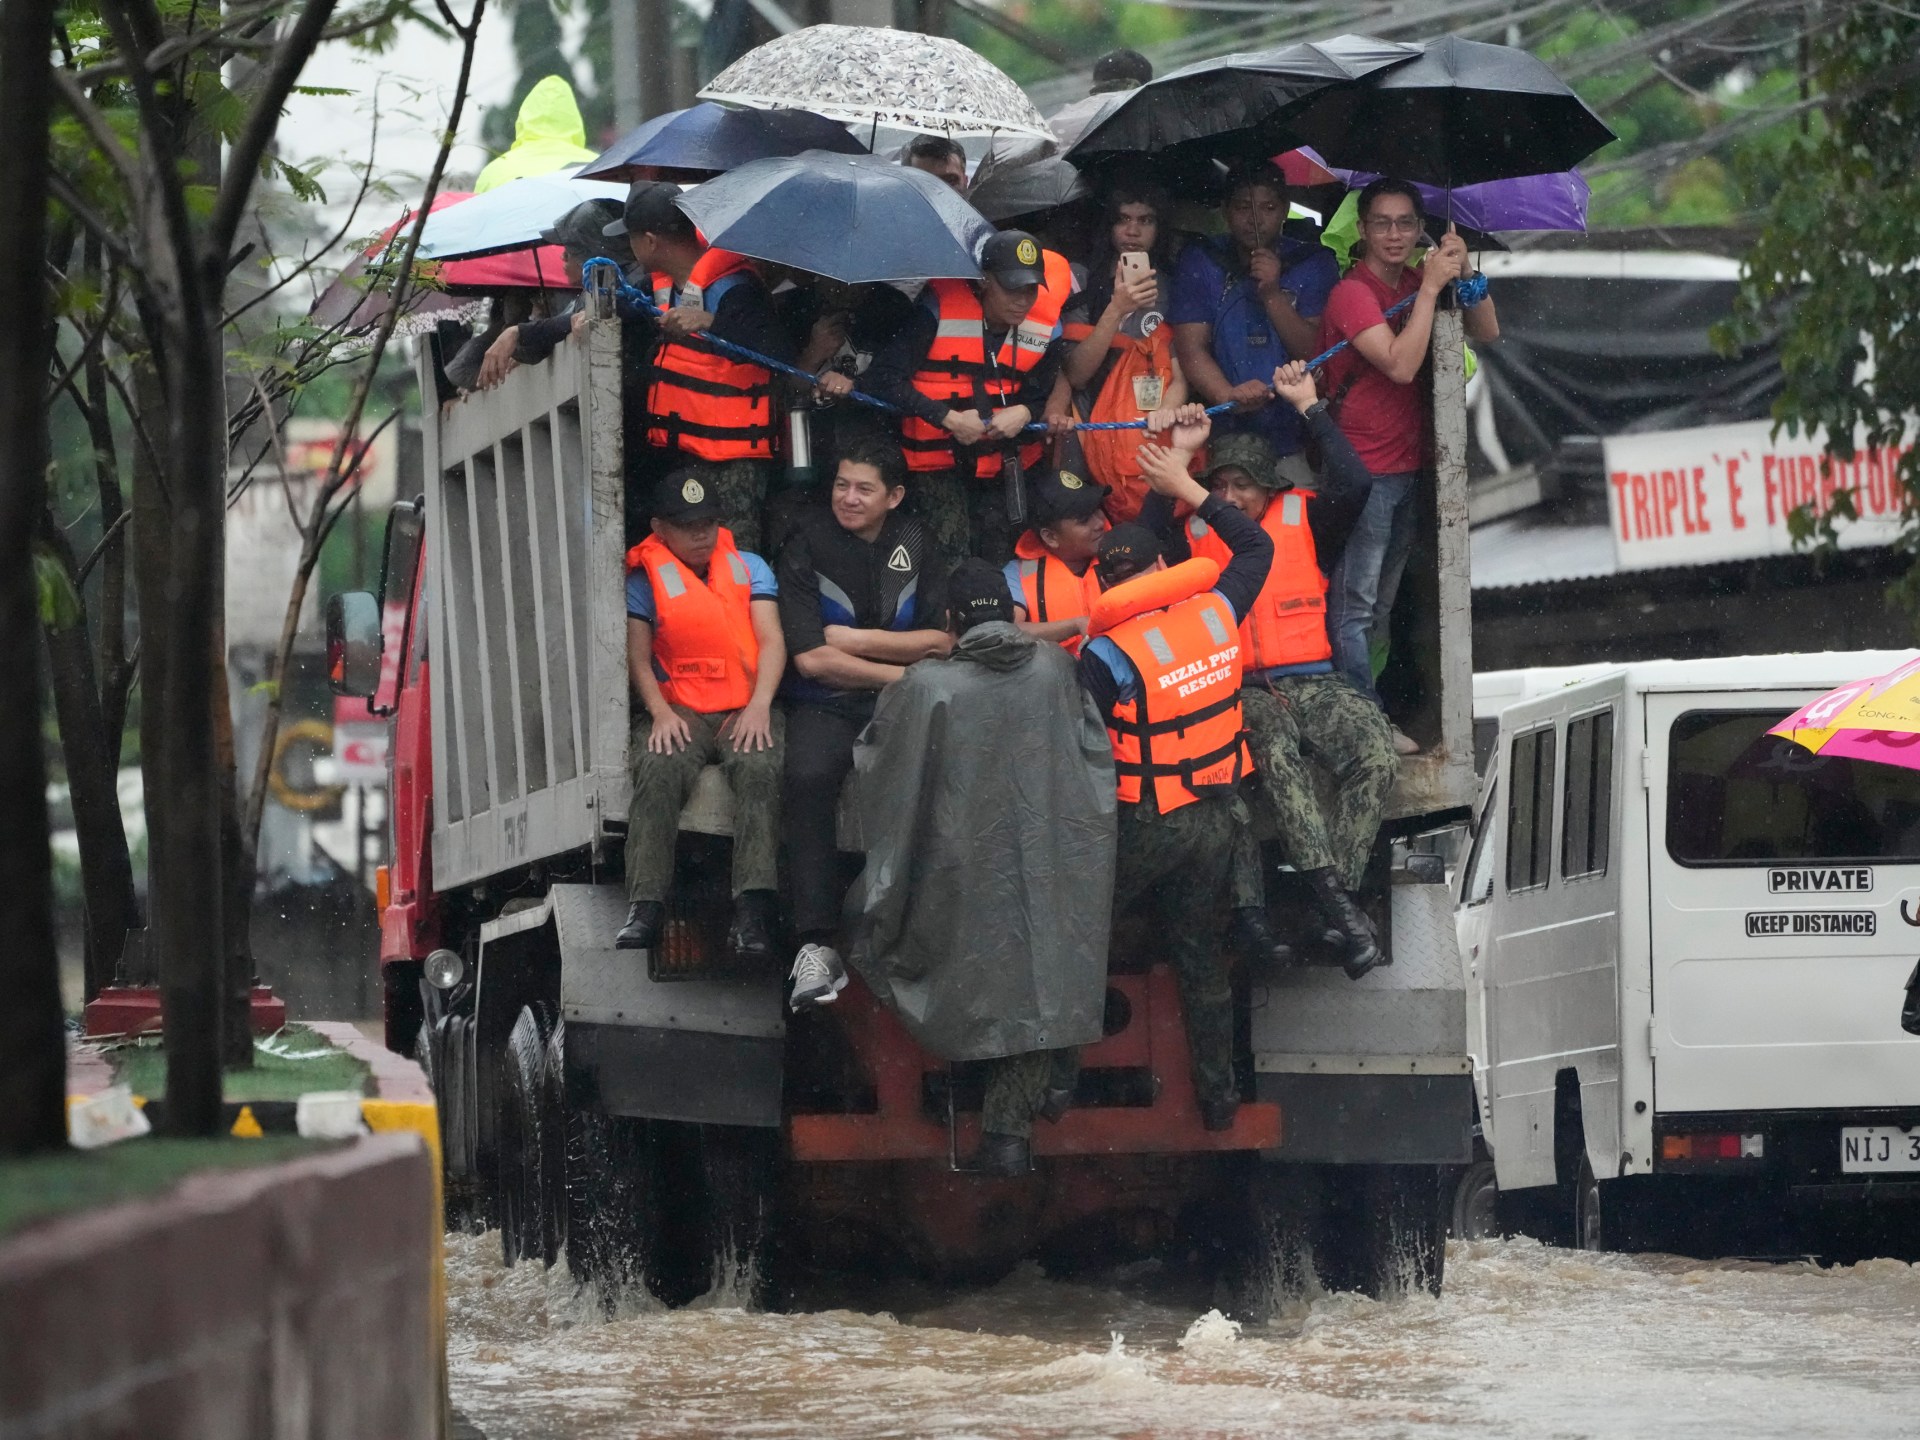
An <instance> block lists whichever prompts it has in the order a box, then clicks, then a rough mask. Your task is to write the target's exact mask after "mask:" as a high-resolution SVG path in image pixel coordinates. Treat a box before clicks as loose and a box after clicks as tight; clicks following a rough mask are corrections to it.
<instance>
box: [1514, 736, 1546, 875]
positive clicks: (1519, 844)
mask: <svg viewBox="0 0 1920 1440" xmlns="http://www.w3.org/2000/svg"><path fill="white" fill-rule="evenodd" d="M1508 760H1509V762H1510V763H1509V764H1508V766H1507V777H1508V782H1509V783H1510V784H1511V785H1512V786H1513V790H1512V791H1511V793H1510V794H1509V795H1508V796H1507V889H1508V890H1509V891H1512V890H1532V889H1535V888H1537V887H1539V886H1541V885H1544V884H1546V883H1547V871H1548V867H1549V865H1550V864H1551V863H1552V858H1553V772H1554V732H1553V727H1552V726H1548V727H1547V728H1545V729H1543V730H1529V731H1528V732H1527V733H1526V734H1524V735H1516V736H1514V737H1513V745H1512V748H1511V749H1510V750H1509V751H1508Z"/></svg>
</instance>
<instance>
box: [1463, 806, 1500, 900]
mask: <svg viewBox="0 0 1920 1440" xmlns="http://www.w3.org/2000/svg"><path fill="white" fill-rule="evenodd" d="M1499 813H1500V786H1499V783H1498V782H1497V781H1496V782H1495V783H1494V786H1493V788H1492V789H1491V790H1489V791H1488V792H1487V803H1486V804H1485V805H1484V806H1482V807H1481V810H1480V825H1479V828H1478V829H1476V830H1475V831H1474V832H1473V848H1472V849H1471V850H1469V851H1468V852H1467V864H1466V883H1465V885H1464V886H1463V887H1462V888H1461V892H1460V898H1461V900H1462V901H1463V902H1464V903H1466V904H1468V905H1482V904H1485V903H1486V902H1487V901H1488V900H1491V899H1492V898H1493V826H1494V817H1495V816H1497V815H1498V814H1499Z"/></svg>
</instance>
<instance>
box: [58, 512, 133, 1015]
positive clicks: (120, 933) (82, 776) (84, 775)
mask: <svg viewBox="0 0 1920 1440" xmlns="http://www.w3.org/2000/svg"><path fill="white" fill-rule="evenodd" d="M40 534H41V537H42V539H43V540H44V541H45V542H46V544H47V546H48V548H49V549H51V550H52V551H53V552H54V555H55V556H56V558H57V559H58V560H59V561H60V563H61V565H62V566H63V567H64V568H65V569H66V572H67V577H68V579H69V581H71V582H74V590H75V593H76V594H78V592H79V585H78V583H77V571H78V567H77V566H76V565H75V564H74V560H73V552H72V550H71V549H70V548H69V547H68V545H67V541H66V536H64V535H63V534H61V533H60V529H59V527H58V526H56V525H54V524H53V523H52V517H51V516H50V515H47V514H46V513H45V512H42V520H41V527H40ZM60 618H61V617H59V616H57V615H55V616H43V617H42V620H43V624H44V628H45V631H46V637H47V675H48V678H49V680H50V681H51V683H52V688H53V709H54V715H55V717H56V718H57V719H58V720H59V723H60V748H61V750H62V751H64V752H65V755H66V761H67V786H68V790H69V793H70V794H71V796H72V801H73V828H74V832H75V834H77V835H78V836H79V838H80V884H81V889H82V891H83V892H84V895H85V899H86V909H87V969H86V998H87V999H89V1000H91V999H93V997H94V996H95V995H97V994H98V993H99V992H100V988H101V986H103V985H109V984H111V983H113V977H114V973H115V971H116V970H117V968H118V967H119V964H120V952H121V950H122V948H123V947H124V945H125V943H126V938H127V931H128V930H130V929H132V928H133V927H134V925H135V924H136V923H137V919H136V916H137V912H138V907H137V905H136V903H135V900H134V893H133V862H132V860H131V859H130V858H129V857H128V854H127V827H126V825H125V824H124V823H123V822H122V821H121V819H120V795H119V789H118V785H117V783H116V782H117V780H118V766H119V749H120V743H119V736H118V735H109V734H108V732H107V729H106V725H105V722H104V718H103V716H102V713H101V707H100V691H99V688H98V686H97V685H96V684H95V679H94V670H93V648H92V646H90V645H89V644H88V643H87V622H86V612H85V609H84V608H82V609H81V610H80V612H79V613H78V614H77V615H75V616H74V617H72V620H71V623H69V624H66V625H61V624H58V623H56V622H57V621H58V620H59V619H60Z"/></svg>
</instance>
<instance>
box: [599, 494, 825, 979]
mask: <svg viewBox="0 0 1920 1440" xmlns="http://www.w3.org/2000/svg"><path fill="white" fill-rule="evenodd" d="M710 478H711V477H710V474H709V473H708V472H704V471H702V470H700V469H699V468H697V467H694V468H687V469H681V470H676V471H674V472H673V473H671V474H669V475H668V476H667V477H666V478H665V479H664V480H662V481H661V483H660V488H659V492H658V493H657V494H656V495H655V497H654V503H653V533H652V534H651V535H650V536H648V537H647V539H645V540H643V541H642V542H641V543H640V544H638V545H636V546H634V547H633V549H632V550H630V551H628V552H627V567H628V574H627V669H628V674H629V676H630V678H631V680H632V682H633V688H634V691H635V693H636V694H638V696H639V697H640V702H641V703H640V704H639V705H638V706H636V707H635V708H634V712H633V734H632V738H631V740H630V741H629V743H628V747H627V764H628V767H629V770H630V772H631V778H632V781H633V798H632V799H631V800H630V801H629V802H628V806H627V899H628V902H629V905H628V909H627V921H626V924H625V925H623V926H622V927H621V929H620V932H619V934H618V935H616V936H615V937H614V942H613V943H614V946H615V948H617V949H621V950H648V949H651V948H652V947H653V946H654V945H655V944H656V943H657V942H658V940H659V938H660V931H661V927H662V925H663V923H664V921H665V918H666V900H667V889H668V886H669V884H670V883H671V881H672V879H673V850H674V841H675V838H676V835H677V833H678V829H679V823H680V808H681V807H682V806H683V805H685V804H686V803H687V796H688V795H689V794H691V793H692V790H693V785H694V781H696V780H698V779H699V778H700V771H701V770H702V769H703V768H704V767H706V766H708V765H718V766H719V767H720V770H721V773H722V774H723V775H724V776H725V777H726V781H727V785H728V787H729V788H730V789H731V790H732V791H733V802H734V803H733V905H734V909H733V926H732V930H731V933H730V935H729V944H730V946H731V948H732V950H733V952H734V954H735V955H736V956H737V957H739V958H741V959H744V960H760V959H770V958H771V957H772V954H773V926H774V904H775V895H776V892H777V890H778V887H779V879H778V875H777V873H776V867H777V864H778V847H779V817H780V774H781V762H782V759H783V755H782V746H781V740H782V734H783V729H784V722H783V720H782V718H781V716H780V715H779V714H777V713H776V712H775V711H774V710H773V694H774V689H775V687H776V686H777V685H778V684H779V683H780V675H781V671H782V670H783V669H784V668H785V666H786V658H787V651H786V643H785V640H784V639H783V638H782V635H781V631H780V614H779V608H778V605H777V603H776V598H777V596H778V594H779V587H778V586H777V585H776V583H775V581H774V577H773V571H772V570H771V569H769V568H768V566H767V562H766V561H764V560H762V559H761V558H760V557H759V556H758V555H755V554H753V553H752V552H751V551H746V550H741V549H739V548H737V547H736V546H735V545H734V543H733V536H732V535H731V534H729V533H728V531H727V530H726V528H725V527H724V526H722V525H721V524H720V506H719V503H718V501H717V499H716V498H715V496H714V493H713V490H712V487H711V485H710V484H709V480H710Z"/></svg>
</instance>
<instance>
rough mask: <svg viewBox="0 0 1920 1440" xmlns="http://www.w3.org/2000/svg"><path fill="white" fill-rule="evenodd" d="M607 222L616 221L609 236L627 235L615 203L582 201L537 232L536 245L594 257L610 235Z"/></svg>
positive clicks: (600, 250) (605, 200)
mask: <svg viewBox="0 0 1920 1440" xmlns="http://www.w3.org/2000/svg"><path fill="white" fill-rule="evenodd" d="M609 221H617V222H619V223H618V228H617V229H615V230H614V231H612V232H611V233H613V234H616V235H624V234H626V233H627V227H626V222H625V221H623V220H621V219H620V202H619V201H618V200H607V199H599V200H582V201H581V202H580V203H579V204H578V205H576V206H574V207H573V208H572V209H571V210H569V211H567V213H566V214H564V215H562V216H561V217H560V218H559V219H558V220H556V221H554V222H553V224H551V225H549V226H548V227H547V228H546V229H544V230H542V231H541V232H540V243H541V244H542V245H564V246H566V247H567V248H568V249H571V250H579V251H582V252H584V253H586V254H589V255H598V254H600V253H601V252H602V251H604V250H605V249H606V245H605V243H604V242H605V240H606V238H607V235H608V234H609V233H610V232H609V231H608V230H607V223H608V222H609Z"/></svg>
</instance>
